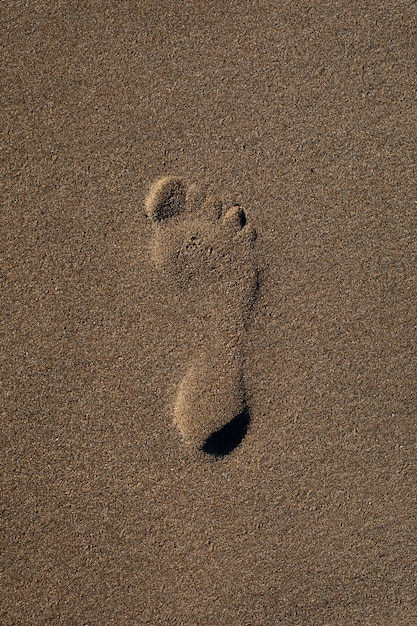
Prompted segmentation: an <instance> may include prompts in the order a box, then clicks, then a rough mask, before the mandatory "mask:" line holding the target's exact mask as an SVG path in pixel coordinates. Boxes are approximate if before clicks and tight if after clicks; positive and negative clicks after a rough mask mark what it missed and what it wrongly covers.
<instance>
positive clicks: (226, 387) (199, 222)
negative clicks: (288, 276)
mask: <svg viewBox="0 0 417 626" xmlns="http://www.w3.org/2000/svg"><path fill="white" fill-rule="evenodd" d="M190 196H193V197H194V201H192V200H189V197H190ZM145 212H146V215H147V216H148V217H149V218H150V220H151V225H152V238H151V250H150V254H151V259H152V261H153V263H154V265H155V267H156V268H157V269H158V270H159V271H160V272H161V274H162V275H163V276H164V277H165V278H166V279H168V281H169V282H170V284H171V285H175V287H176V291H177V293H178V294H179V296H180V298H181V297H182V302H183V306H184V310H185V309H187V310H188V308H189V305H190V304H191V307H192V311H193V315H194V316H195V317H196V319H197V320H198V322H199V326H200V327H201V328H202V333H201V336H200V337H198V338H196V345H195V353H194V355H193V356H192V358H191V361H190V363H189V365H188V370H187V372H186V373H185V375H184V377H183V379H182V380H181V382H180V384H179V387H178V390H177V394H176V397H175V399H174V403H173V408H172V412H173V419H174V423H175V424H176V426H177V427H178V429H179V431H180V433H181V435H182V438H183V440H184V441H185V442H186V443H187V444H190V445H192V446H193V447H195V448H199V449H201V450H203V451H204V452H207V453H208V454H213V455H215V456H225V455H226V454H228V453H229V452H231V451H232V450H233V449H234V448H235V447H236V446H237V445H239V443H240V442H241V441H242V439H243V437H244V436H245V434H246V431H247V429H248V425H249V421H250V410H249V406H248V403H247V397H246V392H245V386H244V378H243V370H244V358H243V354H242V341H243V337H244V334H245V331H246V328H247V323H248V319H249V313H250V309H251V306H252V304H253V302H254V300H255V298H256V293H257V287H258V273H257V269H256V264H255V260H254V241H255V239H256V231H255V229H254V228H253V227H252V226H250V225H248V224H247V223H246V215H245V213H244V211H243V209H241V208H240V207H239V206H233V207H231V208H229V209H228V210H227V211H223V207H222V203H221V202H219V201H218V200H215V199H212V198H209V199H207V200H205V201H204V198H202V197H201V196H198V194H196V192H195V189H191V190H190V193H187V190H186V187H185V185H184V183H183V181H182V180H181V179H180V178H177V177H173V176H167V177H164V178H161V179H159V180H157V181H156V182H155V183H154V184H153V185H152V187H151V189H150V191H149V193H148V195H147V196H146V199H145Z"/></svg>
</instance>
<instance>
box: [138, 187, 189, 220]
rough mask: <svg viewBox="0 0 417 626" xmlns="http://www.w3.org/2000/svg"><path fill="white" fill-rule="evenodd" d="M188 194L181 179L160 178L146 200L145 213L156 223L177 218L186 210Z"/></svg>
mask: <svg viewBox="0 0 417 626" xmlns="http://www.w3.org/2000/svg"><path fill="white" fill-rule="evenodd" d="M185 199H186V192H185V186H184V183H183V182H182V180H181V178H178V177H177V176H165V177H164V178H159V179H158V180H157V181H156V182H155V183H154V184H153V185H152V187H151V188H150V190H149V193H148V195H147V196H146V198H145V213H146V215H147V216H148V217H150V218H151V219H152V220H153V221H154V222H160V221H162V220H165V219H168V218H171V217H175V216H176V215H178V214H179V213H181V212H182V211H183V210H184V207H185Z"/></svg>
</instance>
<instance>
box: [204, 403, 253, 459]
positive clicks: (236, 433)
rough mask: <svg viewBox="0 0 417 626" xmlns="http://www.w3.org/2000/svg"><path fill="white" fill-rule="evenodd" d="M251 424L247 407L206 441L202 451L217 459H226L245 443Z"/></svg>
mask: <svg viewBox="0 0 417 626" xmlns="http://www.w3.org/2000/svg"><path fill="white" fill-rule="evenodd" d="M249 423H250V414H249V409H248V408H247V407H245V408H244V409H243V411H242V412H241V413H239V415H236V417H234V418H233V419H232V420H231V421H230V422H228V423H227V424H226V425H225V426H223V427H222V428H220V430H216V431H215V432H214V433H212V434H211V435H210V437H208V439H206V441H205V442H204V444H203V445H202V447H201V450H202V451H203V452H205V453H206V454H210V455H213V456H215V457H224V456H227V455H228V454H230V453H231V452H233V450H234V449H235V448H237V447H238V446H239V445H240V444H241V443H242V441H243V439H244V438H245V436H246V433H247V432H248V428H249Z"/></svg>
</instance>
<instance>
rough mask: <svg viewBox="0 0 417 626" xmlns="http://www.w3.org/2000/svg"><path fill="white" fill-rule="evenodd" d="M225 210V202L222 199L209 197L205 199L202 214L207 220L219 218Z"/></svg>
mask: <svg viewBox="0 0 417 626" xmlns="http://www.w3.org/2000/svg"><path fill="white" fill-rule="evenodd" d="M222 210H223V203H222V201H221V200H217V199H216V198H213V197H211V196H210V197H209V198H207V200H206V201H205V203H204V205H203V207H202V215H201V217H203V218H204V219H207V220H212V221H215V220H218V219H219V218H220V217H221V214H222Z"/></svg>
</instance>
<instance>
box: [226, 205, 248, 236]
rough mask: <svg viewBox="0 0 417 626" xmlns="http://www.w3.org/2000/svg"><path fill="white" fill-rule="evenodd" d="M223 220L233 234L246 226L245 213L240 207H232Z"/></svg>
mask: <svg viewBox="0 0 417 626" xmlns="http://www.w3.org/2000/svg"><path fill="white" fill-rule="evenodd" d="M223 219H224V223H225V224H226V225H227V227H228V228H229V229H230V230H231V231H232V232H233V233H237V232H239V230H241V229H242V228H243V227H244V226H245V224H246V215H245V211H244V210H243V209H242V207H240V206H232V207H231V208H230V209H229V210H228V211H227V213H226V214H225V216H224V218H223Z"/></svg>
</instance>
